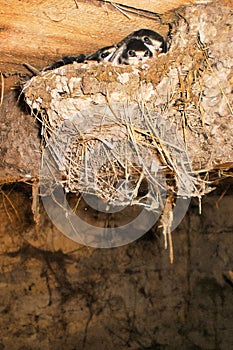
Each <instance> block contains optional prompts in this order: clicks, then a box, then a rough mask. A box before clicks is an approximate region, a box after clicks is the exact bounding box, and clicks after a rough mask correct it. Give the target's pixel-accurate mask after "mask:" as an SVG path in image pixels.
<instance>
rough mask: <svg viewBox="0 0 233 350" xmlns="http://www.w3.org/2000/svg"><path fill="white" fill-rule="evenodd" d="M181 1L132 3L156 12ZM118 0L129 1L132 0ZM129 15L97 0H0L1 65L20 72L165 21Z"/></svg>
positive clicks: (161, 28)
mask: <svg viewBox="0 0 233 350" xmlns="http://www.w3.org/2000/svg"><path fill="white" fill-rule="evenodd" d="M186 2H187V1H182V0H179V1H178V0H177V1H174V2H171V1H163V2H161V1H158V0H154V1H146V2H145V3H144V1H139V2H135V1H134V4H135V3H137V5H136V7H138V8H140V7H142V8H143V9H148V10H150V11H151V10H153V11H154V12H160V13H161V12H165V11H166V10H171V9H172V8H175V7H177V6H178V5H181V4H183V3H186ZM192 2H193V1H192ZM123 3H124V4H129V5H132V1H123ZM161 4H162V6H161ZM134 7H135V6H134ZM125 13H127V12H125ZM128 15H129V16H130V18H129V17H127V16H125V15H124V14H123V13H122V12H120V11H119V10H117V9H116V8H115V7H114V6H113V5H111V4H107V3H105V2H103V1H96V0H89V1H74V0H68V1H67V0H44V1H39V2H38V1H36V0H33V1H16V0H0V58H1V60H0V61H1V62H0V70H1V71H2V72H8V73H9V72H11V73H14V72H25V69H24V67H23V66H22V63H30V64H32V65H34V66H35V67H38V68H42V67H44V66H46V65H47V64H49V63H50V62H53V61H55V60H56V59H58V58H59V57H61V56H62V55H66V54H79V53H91V52H94V51H95V50H97V49H98V48H100V47H103V46H106V45H111V44H113V43H115V42H117V41H119V40H120V39H122V38H123V37H124V36H126V35H128V34H129V33H130V32H132V31H133V30H136V29H140V28H142V27H147V28H151V29H155V30H159V31H160V32H161V33H162V34H166V33H167V30H168V26H167V25H166V24H161V23H160V21H158V18H156V17H155V19H149V18H146V17H141V16H138V15H136V14H133V13H128ZM156 19H157V20H156ZM162 22H163V21H162ZM165 22H166V21H165Z"/></svg>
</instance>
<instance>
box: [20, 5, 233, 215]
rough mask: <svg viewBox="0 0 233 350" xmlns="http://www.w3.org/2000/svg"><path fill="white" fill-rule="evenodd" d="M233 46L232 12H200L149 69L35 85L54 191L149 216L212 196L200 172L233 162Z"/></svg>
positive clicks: (60, 73)
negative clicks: (176, 202) (169, 201)
mask: <svg viewBox="0 0 233 350" xmlns="http://www.w3.org/2000/svg"><path fill="white" fill-rule="evenodd" d="M217 19H218V21H217ZM220 37H221V39H220V40H219V38H220ZM232 37H233V30H232V16H231V11H230V9H229V8H228V7H224V6H221V7H220V6H217V5H216V4H209V5H197V6H193V7H190V8H187V9H186V10H185V15H184V19H180V21H179V24H177V26H176V27H174V29H173V38H172V44H171V47H170V49H169V52H168V53H167V54H166V55H162V56H160V57H159V58H157V59H153V60H151V61H150V62H149V63H148V67H146V68H145V67H140V66H138V67H131V66H112V65H111V63H99V64H96V63H94V62H88V63H73V64H72V65H66V66H63V67H60V68H57V69H55V70H53V71H48V72H42V73H41V74H40V75H38V76H36V77H33V78H32V79H31V80H30V81H28V82H27V83H26V84H25V86H24V89H23V92H24V95H25V99H26V102H27V104H28V105H29V106H30V107H31V110H32V115H33V116H36V118H37V119H38V120H39V121H40V123H41V131H42V137H43V144H42V166H41V174H40V180H41V182H42V183H43V184H46V183H47V184H48V186H47V187H46V188H47V190H48V188H49V189H50V190H51V189H52V188H53V186H55V185H56V184H57V183H60V184H61V185H62V186H63V188H64V189H65V191H67V192H77V191H79V192H81V193H89V194H95V195H97V196H98V197H99V198H101V199H103V200H104V201H105V202H107V203H109V204H110V205H113V206H125V205H133V204H136V205H142V206H143V207H145V208H147V209H148V210H156V209H157V208H158V207H160V206H161V205H163V203H164V200H165V198H166V197H167V194H168V193H169V194H170V195H173V196H181V197H191V196H199V197H200V196H201V195H203V194H205V193H207V192H208V191H209V190H210V188H209V183H208V181H205V180H203V179H201V178H200V173H201V172H202V171H204V170H211V169H213V168H214V167H215V166H216V165H218V164H223V163H227V162H228V163H229V162H231V160H232V132H231V131H230V132H227V131H226V130H224V125H225V126H226V125H229V123H232V121H231V119H230V118H232V107H231V106H232V79H233V75H232V50H231V49H230V48H229V46H230V45H229V43H232ZM228 127H229V126H228ZM231 128H232V126H231ZM231 128H230V129H231ZM225 129H226V128H225ZM223 133H224V137H223ZM213 139H214V141H215V143H217V147H216V145H214V142H212V141H211V140H213ZM191 164H192V165H191Z"/></svg>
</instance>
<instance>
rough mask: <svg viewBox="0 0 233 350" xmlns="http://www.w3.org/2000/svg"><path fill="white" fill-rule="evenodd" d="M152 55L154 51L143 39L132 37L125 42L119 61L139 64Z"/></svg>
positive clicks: (120, 62)
mask: <svg viewBox="0 0 233 350" xmlns="http://www.w3.org/2000/svg"><path fill="white" fill-rule="evenodd" d="M151 57H153V54H152V52H151V51H150V50H149V48H148V47H147V46H146V45H145V44H144V43H143V42H142V41H141V40H138V39H131V40H129V41H128V42H127V44H125V46H124V48H123V50H122V53H121V55H120V56H119V57H118V62H117V63H119V64H129V65H137V64H139V63H145V62H146V61H147V60H148V59H149V58H151Z"/></svg>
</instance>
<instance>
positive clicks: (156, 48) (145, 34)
mask: <svg viewBox="0 0 233 350" xmlns="http://www.w3.org/2000/svg"><path fill="white" fill-rule="evenodd" d="M131 39H138V40H142V42H143V43H144V44H145V45H146V46H147V47H148V48H149V50H150V51H151V52H152V54H153V56H157V55H158V54H159V53H166V52H167V43H166V40H165V39H164V38H163V37H162V36H161V35H160V34H159V33H157V32H155V31H153V30H150V29H139V30H136V31H134V32H132V33H131V34H129V35H128V36H127V37H125V38H124V39H123V40H121V41H120V42H119V43H118V44H117V47H118V48H120V47H121V46H122V45H123V44H124V43H127V42H128V41H129V40H131Z"/></svg>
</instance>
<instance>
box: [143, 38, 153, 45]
mask: <svg viewBox="0 0 233 350" xmlns="http://www.w3.org/2000/svg"><path fill="white" fill-rule="evenodd" d="M144 43H146V44H150V45H151V44H152V42H151V40H150V39H149V38H148V36H145V37H144Z"/></svg>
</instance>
